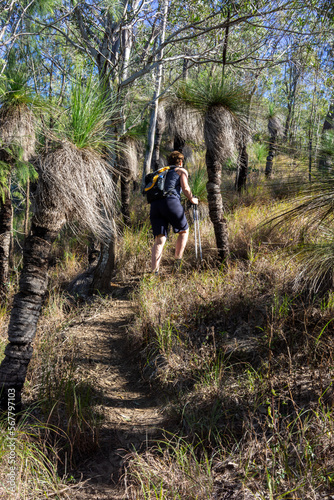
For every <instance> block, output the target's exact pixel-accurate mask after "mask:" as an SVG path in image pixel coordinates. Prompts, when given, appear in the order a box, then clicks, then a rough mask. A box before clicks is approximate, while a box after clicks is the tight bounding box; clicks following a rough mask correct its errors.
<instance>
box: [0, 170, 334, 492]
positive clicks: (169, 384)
mask: <svg viewBox="0 0 334 500" xmlns="http://www.w3.org/2000/svg"><path fill="white" fill-rule="evenodd" d="M231 183H232V180H230V179H229V178H227V179H226V186H225V187H226V189H224V191H223V192H225V193H228V192H229V191H230V187H229V186H230V184H231ZM291 185H292V184H291V183H289V182H287V181H286V180H284V178H282V179H281V180H277V177H276V180H272V181H268V182H267V184H266V185H265V184H264V183H263V182H261V181H260V180H259V178H258V175H255V174H254V176H253V180H252V182H251V183H250V185H249V188H248V191H247V193H245V194H244V195H243V196H242V197H240V196H239V195H237V194H232V195H231V196H229V197H227V199H226V200H225V202H226V207H227V211H226V217H227V220H228V227H229V237H230V245H231V259H230V261H229V262H228V263H223V264H219V263H218V261H217V256H216V250H215V241H214V234H213V229H212V227H211V224H210V223H209V220H208V218H207V217H206V216H205V210H203V217H202V220H201V223H200V225H201V236H202V243H203V258H204V260H203V262H202V263H201V264H200V263H198V262H197V261H196V260H195V256H194V238H193V232H192V228H191V235H190V238H189V244H188V247H187V249H186V254H185V259H184V265H183V268H182V270H181V272H180V273H177V274H173V273H172V272H171V269H172V264H173V245H174V243H175V240H174V239H173V238H171V241H168V242H167V244H166V249H165V252H164V256H163V262H162V270H161V271H162V272H161V274H160V276H158V277H156V276H152V275H151V274H150V273H149V258H150V246H151V244H152V237H151V233H150V227H149V224H148V222H147V218H148V217H147V215H148V211H147V208H148V207H147V206H145V205H143V201H142V199H140V198H139V197H138V196H137V197H136V198H134V200H133V203H132V205H131V206H132V209H133V212H132V223H131V227H129V228H125V229H124V231H123V235H122V237H121V239H120V242H119V252H118V273H117V278H116V279H118V280H120V281H122V282H126V281H127V280H128V279H129V278H130V277H133V276H134V275H135V276H137V277H138V284H137V286H136V287H135V288H134V290H133V292H132V299H133V300H134V302H135V304H136V317H135V320H134V323H133V324H132V325H129V328H128V336H129V345H131V346H132V347H133V350H137V351H139V352H140V357H141V372H142V377H143V378H144V379H145V380H146V381H147V384H150V385H151V387H152V390H153V391H157V392H159V391H163V392H164V393H166V394H167V395H168V400H169V403H168V405H167V407H166V408H165V410H164V411H165V414H166V415H167V417H168V420H169V422H170V428H172V429H173V432H171V431H170V430H169V431H168V432H167V431H166V432H165V437H164V438H163V439H161V440H160V441H159V442H157V443H155V445H154V446H152V447H148V448H147V449H146V450H145V451H144V452H138V451H137V452H135V451H134V452H133V453H131V454H130V455H129V456H128V459H127V461H126V463H125V468H124V473H123V479H124V484H125V485H126V488H125V490H124V491H125V494H124V495H125V496H124V498H128V499H131V500H136V499H145V500H153V499H155V500H156V499H160V500H177V499H187V500H191V499H193V500H195V499H196V500H204V499H207V500H209V499H212V500H218V499H223V498H230V499H242V498H244V499H248V498H249V499H251V498H258V499H266V500H267V499H269V500H271V499H275V500H276V499H277V500H278V499H291V500H292V499H301V498H302V499H309V500H311V499H312V500H320V498H326V497H327V498H331V496H330V495H334V459H333V456H334V453H333V451H334V440H333V432H334V420H333V411H332V410H333V404H334V396H333V391H332V379H333V368H334V365H333V354H332V353H333V324H332V319H333V312H334V293H333V290H332V287H331V286H330V284H327V283H324V285H323V286H322V288H321V289H320V290H318V291H317V292H316V293H315V292H311V291H310V289H309V288H308V286H307V283H304V284H303V283H301V282H300V281H299V282H296V276H297V274H298V261H297V260H296V259H295V258H293V256H292V254H291V253H290V252H289V251H288V249H289V248H290V247H291V246H293V245H297V244H299V243H301V242H304V241H305V240H306V239H307V238H309V239H311V240H315V239H317V238H318V235H317V234H316V233H315V232H313V233H312V232H310V233H309V234H308V235H305V232H304V229H303V225H302V221H301V220H299V221H298V223H295V224H294V225H293V226H292V225H290V226H289V225H288V224H286V225H280V226H277V227H272V225H270V224H263V222H264V221H268V220H269V219H270V218H271V217H273V216H274V214H276V213H279V212H281V211H284V210H287V209H288V208H289V207H290V206H291V201H290V200H289V199H288V198H287V197H286V195H287V190H289V189H294V188H293V187H291ZM204 205H205V203H203V206H204ZM188 216H189V218H190V219H191V214H189V215H188ZM84 247H85V246H84V245H81V246H80V245H79V246H78V247H77V248H71V249H68V251H67V252H64V253H62V252H61V251H60V250H59V248H58V250H57V251H58V254H57V259H55V266H54V267H53V270H52V272H51V276H50V285H49V295H48V297H47V299H46V301H45V305H44V312H43V317H42V319H41V322H40V325H39V329H38V334H37V337H36V340H35V351H34V357H33V359H32V362H31V365H30V367H29V372H28V378H27V383H26V386H25V391H24V398H25V403H26V405H27V407H28V408H30V410H29V412H28V413H26V414H25V416H24V417H23V418H22V419H21V420H20V423H19V424H18V429H17V442H18V443H20V444H19V446H18V449H19V450H20V453H19V461H20V464H21V465H20V471H21V473H20V490H19V491H20V496H18V497H17V498H27V499H28V498H44V497H47V498H48V497H49V496H50V497H52V498H71V494H72V492H73V491H74V490H75V488H77V487H78V483H75V481H74V480H73V477H72V476H71V470H73V468H74V467H75V466H76V464H77V463H79V462H80V460H81V459H82V457H83V456H84V455H87V454H93V453H94V450H96V448H97V447H98V445H99V428H100V425H101V422H102V420H103V416H102V414H100V413H99V412H98V411H97V408H98V406H99V401H96V396H94V392H93V391H92V388H91V387H90V386H89V384H87V383H85V380H84V379H82V378H81V374H80V371H78V370H77V366H76V365H75V352H76V349H77V346H76V345H75V343H74V342H73V341H72V340H71V336H70V334H68V333H67V331H68V327H69V325H70V324H71V322H74V321H78V317H80V318H81V320H82V321H84V319H85V317H89V315H90V314H92V313H93V312H96V310H97V309H99V308H101V309H103V308H108V307H109V306H110V300H111V301H112V298H110V297H101V296H99V295H97V296H95V297H94V298H92V299H91V300H90V301H89V302H83V301H81V300H79V299H76V300H73V299H70V298H69V297H68V295H67V293H66V287H65V285H64V284H66V283H68V282H69V281H70V280H71V278H72V277H73V276H74V275H75V274H76V273H78V272H79V271H80V270H83V269H84V268H85V267H86V265H87V261H86V255H85V251H84ZM303 285H304V286H303ZM13 292H14V290H12V293H13ZM8 310H9V306H8ZM8 310H6V308H4V309H3V310H1V313H0V326H1V355H2V353H3V351H4V346H5V344H6V340H5V339H6V325H7V321H8ZM7 437H8V436H6V431H5V425H3V427H2V432H1V441H2V446H1V450H2V451H1V456H0V461H1V462H2V463H4V461H6V460H7V458H8V457H7V455H6V453H8V452H6V451H5V447H4V442H5V440H6V438H7ZM1 470H3V468H2V467H1ZM0 474H2V473H0ZM2 479H3V478H2ZM43 495H44V496H43ZM4 498H6V497H4ZM8 498H12V497H11V496H9V494H8Z"/></svg>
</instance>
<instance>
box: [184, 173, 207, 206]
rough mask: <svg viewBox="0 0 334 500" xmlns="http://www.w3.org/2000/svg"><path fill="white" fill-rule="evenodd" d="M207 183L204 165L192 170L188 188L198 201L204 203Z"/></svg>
mask: <svg viewBox="0 0 334 500" xmlns="http://www.w3.org/2000/svg"><path fill="white" fill-rule="evenodd" d="M207 182H208V175H207V171H206V168H205V166H204V165H200V166H199V167H198V168H197V169H196V170H192V172H191V175H190V176H189V186H190V189H191V192H192V193H193V195H194V196H197V198H198V199H199V200H200V201H206V199H207V191H206V184H207Z"/></svg>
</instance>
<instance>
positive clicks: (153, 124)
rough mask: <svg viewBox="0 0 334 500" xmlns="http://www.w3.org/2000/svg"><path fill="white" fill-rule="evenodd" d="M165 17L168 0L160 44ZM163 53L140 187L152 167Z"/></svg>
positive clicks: (164, 16)
mask: <svg viewBox="0 0 334 500" xmlns="http://www.w3.org/2000/svg"><path fill="white" fill-rule="evenodd" d="M167 17H168V0H163V14H162V24H161V35H160V45H162V44H163V43H164V41H165V35H166V26H167ZM163 53H164V51H163V49H161V50H160V52H159V56H158V57H159V59H160V63H159V65H158V74H157V78H156V82H155V90H154V94H153V100H152V101H153V105H152V110H151V117H150V125H149V131H148V141H147V150H146V154H145V160H144V167H143V176H142V188H143V187H144V184H145V176H146V174H148V172H149V171H150V169H151V168H152V155H153V149H154V139H155V130H156V123H157V116H158V106H159V102H158V98H159V95H160V88H161V82H162V71H163V64H162V59H163Z"/></svg>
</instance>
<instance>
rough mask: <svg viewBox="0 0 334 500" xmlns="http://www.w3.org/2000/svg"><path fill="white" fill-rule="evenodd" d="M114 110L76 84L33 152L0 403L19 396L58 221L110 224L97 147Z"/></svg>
mask: <svg viewBox="0 0 334 500" xmlns="http://www.w3.org/2000/svg"><path fill="white" fill-rule="evenodd" d="M114 113H115V110H114V109H112V106H111V103H110V102H106V100H105V98H104V95H103V94H102V92H101V91H100V90H99V87H98V86H97V85H96V84H93V82H92V80H88V82H86V83H85V88H84V89H83V88H82V87H81V84H77V85H76V86H75V87H74V88H73V90H72V95H71V106H70V107H69V109H68V111H67V113H66V117H67V122H66V124H65V125H64V126H62V127H61V126H59V128H58V134H57V136H56V137H55V136H54V135H51V137H50V138H51V139H52V147H50V143H49V145H48V149H47V150H46V151H44V152H42V153H41V154H40V156H39V182H38V187H37V193H36V200H35V202H36V206H35V212H34V216H33V219H32V224H31V230H30V234H29V236H28V238H27V239H26V242H25V246H24V252H23V257H24V258H23V269H22V273H21V277H20V283H19V292H18V293H17V294H16V295H15V297H14V303H13V308H12V311H11V316H10V323H9V328H8V339H9V344H8V345H7V347H6V350H5V358H4V360H3V361H2V363H1V366H0V386H1V390H2V403H5V402H6V395H7V390H8V388H11V389H15V392H16V397H17V399H18V402H19V401H20V398H21V390H22V387H23V384H24V381H25V378H26V373H27V368H28V364H29V361H30V359H31V357H32V353H33V347H32V342H33V339H34V336H35V332H36V328H37V322H38V318H39V315H40V312H41V307H42V303H43V298H44V295H45V292H46V288H47V282H48V275H47V274H48V261H49V254H50V250H51V247H52V243H53V241H54V240H55V238H56V237H57V235H58V233H59V231H60V229H61V227H62V226H63V225H64V224H65V222H71V221H73V220H75V221H76V222H77V223H79V224H80V225H81V227H86V228H89V229H91V231H92V232H93V233H94V234H95V235H96V236H97V237H99V238H101V239H103V238H106V237H107V235H109V233H110V231H112V230H113V224H112V220H113V218H112V211H113V210H114V205H115V196H114V194H115V189H114V184H113V182H112V179H111V176H110V165H109V164H108V163H107V162H106V161H105V160H104V158H103V153H104V150H105V148H106V147H108V148H112V146H113V142H112V141H111V138H110V137H109V136H108V135H107V132H106V130H107V129H106V125H107V123H108V122H109V120H110V116H113V115H114ZM54 133H55V132H54V131H53V134H54Z"/></svg>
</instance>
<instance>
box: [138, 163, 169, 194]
mask: <svg viewBox="0 0 334 500" xmlns="http://www.w3.org/2000/svg"><path fill="white" fill-rule="evenodd" d="M170 168H171V167H162V168H160V169H159V170H156V171H155V172H153V179H152V182H151V184H150V185H149V186H146V188H144V191H145V193H146V192H147V191H149V190H150V189H152V188H154V186H155V184H156V182H157V180H158V178H159V175H160V174H162V172H165V171H166V170H170Z"/></svg>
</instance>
